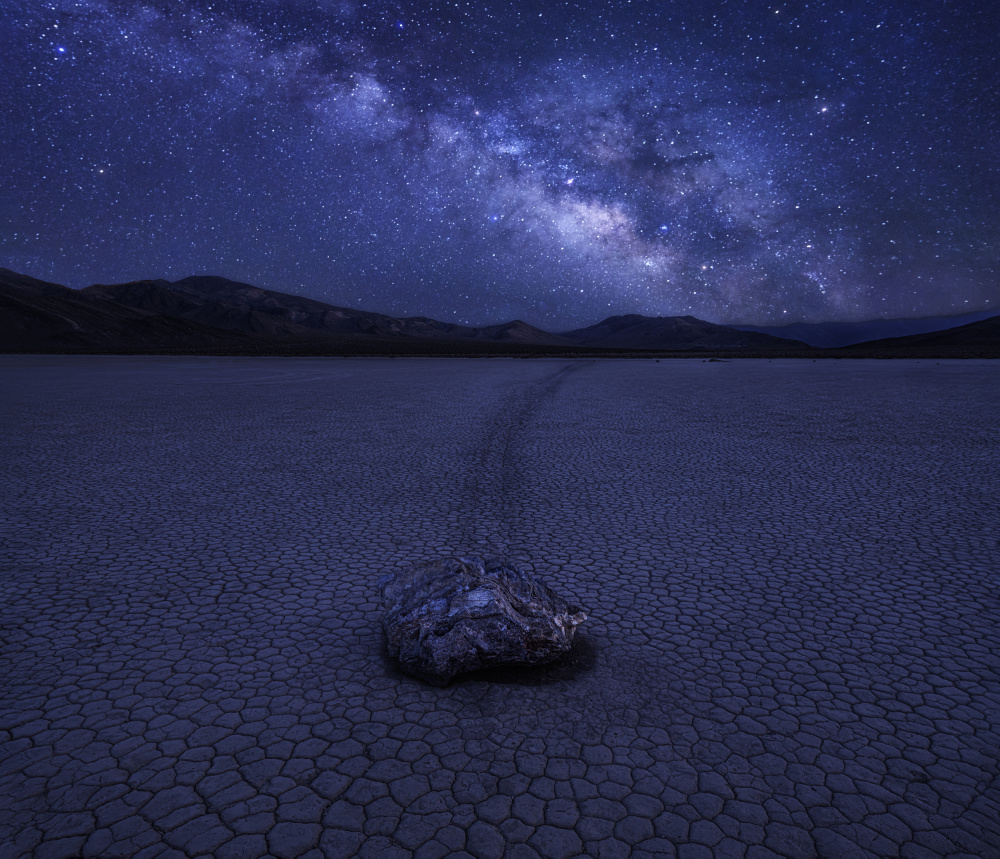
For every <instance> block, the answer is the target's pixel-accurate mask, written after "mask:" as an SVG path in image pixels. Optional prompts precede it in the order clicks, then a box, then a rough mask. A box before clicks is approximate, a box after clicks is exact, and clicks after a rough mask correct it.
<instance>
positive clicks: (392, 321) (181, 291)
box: [0, 269, 1000, 357]
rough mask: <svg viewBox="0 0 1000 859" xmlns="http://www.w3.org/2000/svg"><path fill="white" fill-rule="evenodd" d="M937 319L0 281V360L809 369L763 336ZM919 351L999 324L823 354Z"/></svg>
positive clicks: (980, 348) (984, 346)
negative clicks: (746, 322)
mask: <svg viewBox="0 0 1000 859" xmlns="http://www.w3.org/2000/svg"><path fill="white" fill-rule="evenodd" d="M976 315H977V314H967V315H966V316H976ZM944 318H945V319H946V317H944ZM953 318H956V319H963V318H966V317H953ZM941 319H942V317H938V318H935V319H933V320H932V319H925V320H875V321H873V322H870V323H827V324H825V325H813V326H801V325H799V326H796V325H789V326H785V327H783V328H770V329H766V330H763V331H761V330H757V329H754V328H752V327H750V326H726V325H716V324H714V323H711V322H706V321H705V320H702V319H698V318H696V317H694V316H666V317H650V316H641V315H638V314H631V315H627V316H610V317H608V318H607V319H605V320H604V321H602V322H599V323H597V324H596V325H590V326H588V327H586V328H578V329H575V330H573V331H566V332H563V333H561V334H554V333H551V332H548V331H543V330H542V329H540V328H536V327H535V326H533V325H529V324H528V323H526V322H523V321H522V320H519V319H515V320H512V321H510V322H504V323H501V324H498V325H485V326H480V327H473V326H466V325H457V324H454V323H449V322H441V321H439V320H436V319H430V318H429V317H426V316H411V317H406V318H396V317H393V316H388V315H386V314H383V313H372V312H369V311H364V310H355V309H353V308H348V307H337V306H334V305H331V304H326V303H324V302H322V301H316V300H315V299H311V298H304V297H302V296H299V295H291V294H289V293H284V292H277V291H276V290H269V289H261V288H259V287H256V286H252V285H251V284H248V283H240V282H238V281H233V280H228V279H227V278H224V277H208V276H199V277H186V278H184V279H183V280H178V281H173V282H172V281H168V280H139V281H132V282H130V283H116V284H94V285H93V286H88V287H86V288H85V289H80V290H77V289H68V288H67V287H65V286H61V285H60V284H57V283H49V282H47V281H42V280H38V279H36V278H32V277H28V276H27V275H23V274H18V273H17V272H13V271H9V270H7V269H0V351H3V352H46V351H51V352H102V351H106V352H123V353H129V354H141V353H157V352H163V353H183V354H199V353H205V354H208V353H212V354H247V355H253V354H259V355H265V354H289V355H292V354H303V355H305V354H344V355H347V354H354V355H357V354H373V355H374V354H378V355H390V354H393V355H395V354H399V355H403V354H412V355H431V354H436V355H445V354H454V355H458V354H477V355H479V354H482V355H486V354H525V355H526V354H552V355H558V354H567V352H572V353H574V354H581V353H588V354H596V355H601V354H609V353H605V352H602V351H601V350H606V349H608V350H616V352H617V353H621V352H633V351H635V352H642V351H645V350H650V351H652V350H662V351H664V352H674V353H684V352H695V353H697V352H707V351H715V352H725V353H728V354H734V355H753V354H757V355H760V356H761V357H765V356H766V357H771V356H774V355H787V356H795V355H805V354H808V355H811V356H812V357H818V356H819V354H820V352H819V350H816V349H812V348H811V347H810V346H809V345H807V343H806V342H803V341H802V340H799V339H791V338H788V337H779V336H775V335H774V334H773V333H769V332H772V331H783V332H786V333H791V332H793V331H799V330H803V329H809V330H808V331H807V332H806V334H807V336H809V337H810V338H811V339H812V340H814V341H817V340H819V339H822V338H823V337H825V338H826V339H825V340H824V342H828V343H829V342H835V343H838V344H840V343H842V341H843V339H844V338H845V337H847V336H848V334H849V333H850V337H851V338H853V337H854V336H857V334H858V333H859V332H861V331H872V330H884V329H885V326H891V325H894V324H896V323H906V324H922V325H930V324H937V323H938V322H940V321H941ZM873 326H874V327H873ZM878 326H882V327H881V328H880V327H878ZM851 332H852V333H851ZM821 335H822V337H821ZM921 349H923V350H929V351H928V352H927V354H930V353H931V352H933V353H934V354H937V355H942V356H948V355H953V356H956V357H970V356H973V357H974V356H983V357H991V356H994V355H997V354H1000V316H994V317H991V318H987V319H980V320H975V321H970V322H969V324H965V325H961V326H958V327H953V328H950V329H948V330H944V331H941V330H935V331H932V332H921V333H916V334H911V335H909V336H903V337H892V338H884V337H882V338H878V339H870V340H866V341H864V342H862V343H855V344H853V345H851V346H848V347H844V346H840V348H837V349H834V350H832V351H831V352H830V353H829V354H830V356H831V357H837V356H838V354H840V355H843V354H845V353H849V354H850V355H851V356H852V357H858V356H862V355H863V354H870V355H871V356H872V357H898V356H901V355H905V356H907V357H909V356H911V355H916V354H917V353H919V350H921ZM866 350H867V352H866Z"/></svg>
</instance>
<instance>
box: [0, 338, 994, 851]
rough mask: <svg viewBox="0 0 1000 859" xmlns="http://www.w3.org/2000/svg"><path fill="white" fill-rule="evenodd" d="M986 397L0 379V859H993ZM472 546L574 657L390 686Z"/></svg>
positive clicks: (792, 386) (654, 380)
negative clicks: (430, 603)
mask: <svg viewBox="0 0 1000 859" xmlns="http://www.w3.org/2000/svg"><path fill="white" fill-rule="evenodd" d="M998 377H1000V362H996V361H993V362H982V361H942V362H941V364H940V366H937V365H935V364H934V363H928V362H926V361H925V362H921V363H917V362H914V361H905V360H904V361H833V360H830V361H824V362H817V363H815V364H813V363H812V362H808V361H807V362H797V361H774V362H773V363H770V362H768V361H751V360H743V361H733V362H731V363H728V364H711V363H702V362H701V361H684V360H680V361H677V360H674V361H663V362H662V363H659V364H657V363H655V362H654V361H613V360H607V361H595V362H587V361H581V362H578V363H572V362H566V361H553V360H540V361H516V360H489V361H461V360H436V359H435V360H419V361H403V360H378V359H372V360H300V359H274V360H260V359H241V358H198V359H196V358H191V359H172V358H139V359H134V358H125V357H101V358H98V357H94V358H80V357H76V358H65V357H58V356H56V357H52V356H37V357H25V358H19V357H12V356H3V357H0V857H3V859H11V857H37V859H42V857H54V856H67V857H74V859H75V857H96V859H154V857H155V859H161V857H162V859H168V857H169V859H184V857H188V859H195V857H205V859H233V857H243V859H255V857H280V859H286V857H301V859H326V857H335V856H344V857H350V856H360V857H362V859H366V857H377V859H386V857H409V856H411V855H412V856H414V857H417V859H424V857H445V856H449V857H450V856H460V857H466V859H467V857H468V856H470V855H471V856H475V857H479V859H484V857H496V859H500V857H504V856H508V857H528V859H536V857H546V859H552V857H563V856H565V857H574V856H577V855H581V854H582V855H586V856H604V857H647V859H648V857H664V856H666V857H672V856H677V857H680V859H696V857H706V859H711V857H740V859H774V857H787V859H809V857H817V856H818V857H821V859H847V857H866V859H872V857H874V859H885V857H898V859H934V857H951V859H957V857H964V859H998V856H1000V782H998V773H1000V736H998V726H1000V718H998V716H997V714H998V713H1000V687H998V684H997V678H998V677H1000V612H998V610H997V578H996V573H997V570H998V569H1000V546H998V544H997V534H998V533H1000V522H998V510H997V504H996V499H997V498H998V497H1000V469H997V467H996V454H997V450H998V449H1000V378H998ZM469 551H477V552H478V554H480V555H500V554H507V555H508V556H509V557H511V558H513V559H515V560H516V561H517V562H518V564H519V565H520V566H523V567H524V568H525V569H528V570H532V571H537V572H543V573H544V575H545V576H547V577H551V578H549V579H547V580H549V581H552V582H558V585H557V587H558V588H559V589H560V590H563V589H565V594H566V595H567V596H572V597H573V598H574V599H578V600H580V602H581V604H582V605H584V606H586V607H587V608H589V609H590V610H591V612H592V614H591V617H590V618H589V619H588V620H587V621H586V623H585V624H584V625H583V627H581V630H580V632H581V636H578V637H577V639H578V640H577V641H576V642H574V647H573V651H572V652H571V653H570V654H569V656H570V659H569V660H567V661H573V659H575V656H576V654H577V651H582V652H583V653H584V654H585V655H586V657H587V660H589V661H587V660H582V662H583V663H584V664H582V665H581V666H578V667H571V668H569V669H563V668H561V667H558V666H560V664H561V663H562V662H563V660H559V662H557V663H555V664H554V665H552V666H549V667H548V668H541V669H537V670H535V671H532V672H519V671H517V670H516V669H512V670H510V671H501V672H499V673H500V674H503V675H505V678H504V680H503V681H502V682H498V681H495V680H492V679H491V680H490V681H488V682H487V681H484V680H480V679H476V678H470V679H469V680H467V681H463V682H456V683H452V684H451V685H449V686H444V687H434V686H431V685H429V684H427V683H425V682H424V681H421V680H417V679H413V678H409V677H406V676H405V675H404V676H400V674H399V672H398V671H397V670H396V669H395V667H394V666H393V665H392V664H391V662H390V660H389V659H388V658H387V657H386V656H385V653H384V650H385V644H384V634H383V632H382V630H381V628H380V627H379V624H378V622H377V618H378V600H377V593H376V588H375V585H376V582H377V580H378V578H379V576H380V575H381V574H382V573H384V572H385V571H386V570H390V569H395V568H403V567H407V566H410V565H412V564H413V563H414V562H415V561H423V560H431V559H432V558H436V557H440V556H441V555H443V554H458V553H461V552H469ZM331 559H333V560H332V561H331ZM529 560H530V561H533V562H534V563H536V564H537V565H538V567H537V570H536V568H535V567H533V566H532V565H531V563H529ZM373 618H374V619H375V622H373ZM584 645H586V648H585V647H584ZM529 673H530V674H532V675H535V677H533V678H532V679H525V680H518V679H516V677H515V678H510V675H521V674H529ZM537 675H542V678H541V679H538V677H537Z"/></svg>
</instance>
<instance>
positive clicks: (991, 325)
mask: <svg viewBox="0 0 1000 859" xmlns="http://www.w3.org/2000/svg"><path fill="white" fill-rule="evenodd" d="M983 346H987V347H988V346H993V347H996V346H1000V316H991V317H990V318H988V319H981V320H979V321H978V322H970V323H969V324H968V325H959V326H958V327H957V328H949V329H947V330H946V331H934V332H931V333H929V334H911V335H910V336H909V337H888V338H885V339H882V340H869V341H867V342H865V343H857V344H855V345H853V346H849V347H847V348H848V349H883V348H893V349H897V348H898V349H906V348H910V349H926V350H932V349H956V348H971V347H983Z"/></svg>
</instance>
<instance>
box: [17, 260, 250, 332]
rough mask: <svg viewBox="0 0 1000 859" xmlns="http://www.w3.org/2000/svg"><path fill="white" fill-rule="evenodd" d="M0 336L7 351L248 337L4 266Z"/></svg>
mask: <svg viewBox="0 0 1000 859" xmlns="http://www.w3.org/2000/svg"><path fill="white" fill-rule="evenodd" d="M0 338H2V340H3V343H4V349H5V351H8V352H13V351H44V350H45V349H46V348H52V349H54V350H62V349H87V350H95V349H101V348H107V349H111V350H118V349H142V348H145V347H153V348H171V347H176V348H194V347H197V346H199V345H202V344H203V345H205V346H210V347H226V346H230V345H238V344H239V343H240V342H241V341H242V340H245V338H242V337H240V336H239V335H236V334H232V333H229V332H226V331H220V330H219V329H217V328H209V327H207V326H204V325H200V324H198V323H196V322H189V321H187V320H183V319H177V318H175V317H173V316H165V315H159V314H157V313H155V312H151V311H146V310H141V309H137V308H133V307H127V306H125V305H123V304H119V303H117V302H114V301H105V300H102V299H100V298H98V297H94V296H89V295H84V294H83V292H82V291H81V290H75V289H69V288H67V287H65V286H60V285H59V284H57V283H48V282H46V281H43V280H37V279H35V278H33V277H28V276H27V275H23V274H18V273H17V272H13V271H9V270H8V269H0Z"/></svg>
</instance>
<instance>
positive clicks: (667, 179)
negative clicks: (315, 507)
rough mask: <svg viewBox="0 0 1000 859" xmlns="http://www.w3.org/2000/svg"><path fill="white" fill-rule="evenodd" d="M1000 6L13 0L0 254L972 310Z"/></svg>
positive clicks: (0, 136) (483, 293) (581, 315)
mask: <svg viewBox="0 0 1000 859" xmlns="http://www.w3.org/2000/svg"><path fill="white" fill-rule="evenodd" d="M998 17H1000V16H998V15H997V14H996V7H995V4H993V3H985V2H984V3H980V4H974V3H960V2H947V0H936V1H935V2H897V3H892V4H889V6H888V7H886V5H885V4H877V3H871V2H869V0H865V2H850V0H847V2H837V3H825V2H807V3H790V4H785V3H774V4H763V3H752V2H749V3H744V2H735V0H733V2H724V3H723V2H715V3H713V2H705V0H701V2H673V3H671V2H667V0H658V2H652V0H650V2H645V0H635V2H622V0H617V2H615V1H614V0H612V2H592V3H589V2H565V3H561V2H546V3H538V2H533V3H526V2H509V0H504V2H499V0H497V2H494V0H476V2H463V0H460V2H448V3H444V2H426V0H425V2H420V3H411V2H396V3H376V2H369V3H358V2H350V1H349V0H343V2H341V0H311V2H307V0H284V2H277V0H255V2H210V0H199V2H192V0H160V2H148V3H134V2H115V0H101V2H90V0H52V2H44V1H43V0H31V2H23V0H7V2H4V3H3V4H2V8H0V56H3V58H4V59H3V75H2V80H0V118H2V122H0V145H2V152H3V165H2V173H0V177H2V185H0V225H2V226H0V230H2V232H0V239H2V244H0V265H2V266H5V267H7V268H11V269H14V270H17V271H23V272H25V273H26V274H30V275H33V276H35V277H41V278H45V279H50V280H55V281H58V282H61V283H66V284H67V285H70V286H84V285H87V284H89V283H93V282H114V281H123V280H132V279H138V278H145V277H166V278H168V279H176V278H180V277H184V276H186V275H189V274H206V273H211V274H220V275H223V276H226V277H230V278H234V279H237V280H244V281H249V282H251V283H255V284H258V285H261V286H266V287H269V288H272V289H279V290H284V291H288V292H295V293H299V294H303V295H309V296H312V297H315V298H319V299H321V300H324V301H329V302H331V303H335V304H342V305H349V306H354V307H359V308H363V309H367V310H378V311H382V312H388V313H392V314H395V315H418V314H421V315H428V316H433V317H436V318H439V319H443V320H447V321H454V320H461V321H467V322H471V323H489V322H498V321H502V320H506V319H510V318H514V317H520V318H522V319H525V320H527V321H529V322H533V323H535V324H538V325H542V326H543V327H547V328H550V329H560V328H563V327H572V326H575V325H581V324H587V323H591V322H595V321H597V320H599V319H602V318H603V317H605V316H608V315H611V314H615V313H629V312H638V313H644V314H649V315H674V314H686V313H691V314H693V315H695V316H699V317H702V318H705V319H709V320H711V321H716V322H734V323H738V322H746V323H777V324H781V323H782V322H793V321H802V320H805V321H820V320H858V319H869V318H874V317H879V316H888V317H893V316H921V315H937V314H950V313H962V312H966V311H970V310H980V309H983V308H989V307H994V306H997V305H1000V289H998V286H997V269H998V253H1000V206H998V205H997V200H998V199H1000V181H998V179H1000V160H998V158H997V154H996V151H997V150H996V146H997V144H996V141H997V140H998V139H1000V74H998V68H1000V63H998V60H997V59H996V56H997V51H996V45H997V43H998V37H1000V33H998V23H997V21H998Z"/></svg>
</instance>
